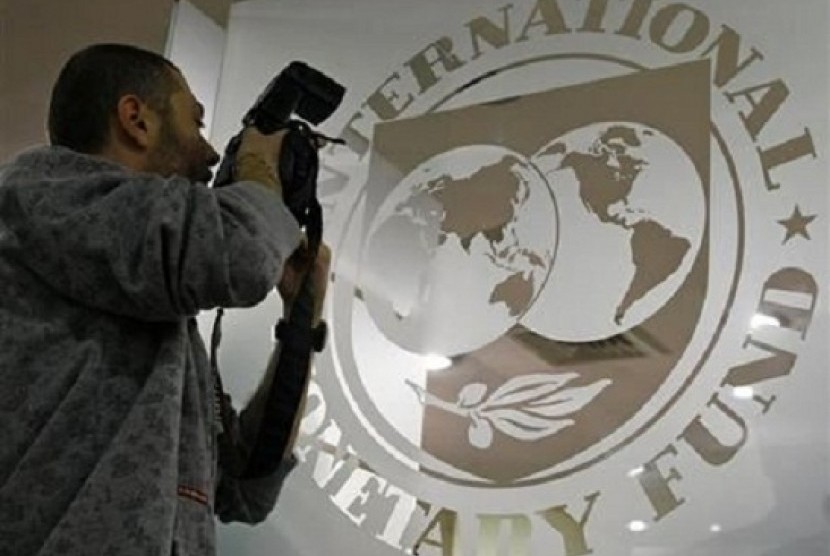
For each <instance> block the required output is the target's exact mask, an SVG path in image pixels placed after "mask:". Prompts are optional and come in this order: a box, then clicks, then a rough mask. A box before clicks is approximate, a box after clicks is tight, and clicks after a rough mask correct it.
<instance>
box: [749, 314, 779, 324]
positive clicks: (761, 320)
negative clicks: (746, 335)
mask: <svg viewBox="0 0 830 556" xmlns="http://www.w3.org/2000/svg"><path fill="white" fill-rule="evenodd" d="M749 326H751V327H752V328H760V327H762V326H781V321H780V320H778V319H777V318H775V317H771V316H769V315H764V314H761V313H755V314H754V315H753V316H752V320H750V321H749Z"/></svg>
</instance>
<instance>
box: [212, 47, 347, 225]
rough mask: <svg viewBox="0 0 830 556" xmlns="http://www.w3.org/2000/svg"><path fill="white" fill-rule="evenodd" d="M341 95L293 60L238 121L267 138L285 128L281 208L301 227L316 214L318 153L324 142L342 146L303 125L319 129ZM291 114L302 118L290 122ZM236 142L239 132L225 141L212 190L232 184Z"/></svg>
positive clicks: (330, 82) (339, 88)
mask: <svg viewBox="0 0 830 556" xmlns="http://www.w3.org/2000/svg"><path fill="white" fill-rule="evenodd" d="M345 92H346V89H345V88H344V87H343V86H342V85H340V84H339V83H337V82H336V81H334V80H333V79H331V78H330V77H328V76H326V75H325V74H323V73H322V72H320V71H318V70H316V69H314V68H312V67H310V66H308V65H307V64H305V63H303V62H297V61H294V62H291V63H290V64H289V65H288V66H287V67H286V68H285V69H283V70H282V71H281V72H280V73H279V74H278V75H277V76H276V77H275V78H274V79H272V80H271V82H270V83H269V84H268V86H267V87H266V88H265V90H264V91H263V92H262V94H261V95H260V96H259V98H257V100H256V102H255V103H254V105H253V106H252V107H251V108H250V109H249V110H248V112H247V113H246V114H245V117H244V118H243V119H242V125H243V126H244V127H248V126H254V127H255V128H256V129H257V130H258V131H259V132H260V133H264V134H266V135H267V134H271V133H274V132H276V131H279V130H280V129H286V128H287V129H288V132H287V133H286V136H285V138H284V139H283V145H282V149H281V152H280V160H279V168H278V172H279V178H280V182H281V183H282V191H283V200H284V201H285V205H286V206H287V207H288V210H290V211H291V214H293V215H294V217H295V218H296V219H297V221H298V222H299V223H300V226H302V227H308V225H309V224H310V223H311V222H310V221H311V220H312V219H313V218H314V217H315V216H314V212H315V211H316V210H319V205H318V204H317V171H318V168H319V159H318V155H317V149H318V147H319V146H320V145H321V144H322V143H326V142H339V143H342V140H339V139H332V138H329V137H325V136H324V135H322V134H319V133H317V132H315V131H313V130H312V129H311V128H310V127H309V126H308V124H307V123H306V122H309V123H311V124H313V125H317V124H320V123H321V122H323V121H324V120H325V119H326V118H328V117H329V116H331V114H332V113H333V112H334V111H335V110H336V109H337V107H338V106H339V105H340V102H341V101H342V100H343V95H344V93H345ZM294 114H296V115H297V116H299V117H300V118H302V120H297V119H292V115H294ZM303 120H304V121H303ZM240 140H241V134H239V135H237V136H235V137H234V138H233V139H231V141H230V142H229V143H228V146H227V148H226V149H225V156H224V157H223V158H222V164H221V165H220V167H219V171H218V172H217V175H216V179H215V180H214V183H213V185H214V187H221V186H223V185H227V184H229V183H231V182H232V181H234V158H235V156H236V151H237V149H238V148H239V143H240ZM315 205H316V206H315Z"/></svg>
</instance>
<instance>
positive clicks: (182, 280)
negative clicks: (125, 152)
mask: <svg viewBox="0 0 830 556" xmlns="http://www.w3.org/2000/svg"><path fill="white" fill-rule="evenodd" d="M0 221H2V227H0V249H3V250H5V251H6V254H7V255H8V256H10V257H14V258H16V259H18V261H19V262H20V263H21V264H22V265H24V266H26V267H28V268H29V269H30V270H31V271H32V272H33V273H34V274H35V275H36V276H37V277H39V278H40V279H42V280H43V281H44V282H46V283H48V284H49V285H51V286H52V287H53V288H54V289H56V290H58V291H60V292H62V293H63V294H64V295H66V296H67V297H69V298H72V299H74V300H76V301H77V302H79V303H82V304H85V305H88V306H91V307H95V308H98V309H100V310H104V311H108V312H113V313H117V314H122V315H126V316H130V317H134V318H138V319H142V320H173V319H177V318H180V317H182V316H191V315H194V314H195V313H197V312H198V311H199V310H202V309H209V308H213V307H217V306H222V307H248V306H252V305H255V304H257V303H258V302H260V301H261V300H263V299H264V298H265V296H266V295H267V294H268V292H269V291H270V289H271V288H273V287H274V285H275V284H276V282H277V279H278V277H279V276H280V273H281V272H282V266H283V264H284V262H285V260H286V259H287V258H288V257H289V255H290V254H291V253H292V252H293V251H294V249H296V247H297V245H298V244H299V241H300V236H301V232H300V229H299V226H298V224H297V222H296V220H295V219H294V218H293V216H291V214H290V212H289V211H288V210H287V209H286V207H285V205H284V204H283V202H282V199H281V198H279V196H278V195H277V194H275V193H273V192H271V191H269V190H268V189H267V188H265V187H264V186H262V185H261V184H259V183H256V182H238V183H235V184H232V185H229V186H226V187H223V188H218V189H211V188H208V187H206V186H205V185H202V184H193V183H190V182H189V181H187V180H184V179H182V178H177V177H174V178H169V179H165V178H160V177H157V176H154V175H151V174H125V173H122V172H112V173H110V174H104V175H99V176H97V179H96V180H95V181H94V182H93V183H89V182H88V181H84V182H81V181H79V180H66V182H65V183H62V182H61V181H60V180H52V181H49V182H45V183H38V184H36V185H28V186H24V187H15V188H3V191H2V193H0Z"/></svg>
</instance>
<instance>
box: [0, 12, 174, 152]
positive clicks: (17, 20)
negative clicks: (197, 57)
mask: <svg viewBox="0 0 830 556" xmlns="http://www.w3.org/2000/svg"><path fill="white" fill-rule="evenodd" d="M173 5H174V0H142V1H141V2H135V1H133V0H83V1H77V0H72V1H67V0H0V160H2V161H5V160H7V159H8V158H9V157H10V156H12V155H13V154H14V153H16V152H18V151H20V150H21V149H23V148H26V147H28V146H31V145H34V144H39V143H43V142H44V141H45V137H46V136H45V132H44V121H45V116H46V109H47V105H48V99H49V93H50V90H51V86H52V82H53V81H54V79H55V77H56V76H57V73H58V71H59V70H60V67H61V65H62V64H63V62H64V61H65V60H66V58H67V57H68V56H69V55H70V54H71V53H73V52H74V51H76V50H78V49H79V48H81V47H83V46H84V45H87V44H90V43H94V42H108V41H111V42H124V43H130V44H135V45H138V46H142V47H144V48H149V49H151V50H154V51H157V52H163V51H164V46H165V42H166V39H167V32H168V26H169V21H170V14H171V11H172V8H173Z"/></svg>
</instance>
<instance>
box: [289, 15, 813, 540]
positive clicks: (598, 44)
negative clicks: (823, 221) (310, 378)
mask: <svg viewBox="0 0 830 556" xmlns="http://www.w3.org/2000/svg"><path fill="white" fill-rule="evenodd" d="M622 4H626V8H625V9H622V7H621V6H615V7H614V8H611V7H609V5H608V3H607V2H579V1H576V0H573V1H566V0H561V1H560V2H554V1H552V0H547V1H545V0H540V1H538V2H530V3H522V4H510V5H506V6H504V7H502V8H501V9H500V10H496V11H494V12H492V13H487V14H480V15H475V16H474V17H472V18H471V19H469V20H468V21H467V22H466V23H465V24H464V25H463V26H462V27H461V28H460V30H459V32H458V34H457V36H445V37H439V38H438V39H437V40H435V41H434V42H432V43H430V44H429V45H428V46H427V47H425V48H424V49H423V50H422V51H420V52H418V53H416V54H415V55H414V56H413V57H412V58H410V59H409V60H407V61H405V62H404V63H403V65H402V67H401V69H400V70H398V71H395V72H394V73H393V74H392V75H390V76H389V77H388V78H387V79H386V80H385V81H383V82H382V84H380V86H379V87H378V89H377V90H376V91H375V92H374V93H373V94H372V95H370V96H369V97H368V98H367V99H366V101H365V102H364V103H363V105H362V106H361V108H360V109H359V110H358V111H357V112H356V113H355V114H354V116H353V118H351V120H350V121H349V123H348V124H347V126H346V128H345V130H344V132H345V133H346V134H347V135H349V142H350V145H351V146H352V147H353V149H354V151H353V152H352V153H351V155H350V158H349V160H347V161H341V166H340V167H338V164H337V163H335V164H332V165H331V166H330V168H329V170H330V171H331V172H332V173H331V174H330V177H331V180H330V181H329V182H327V183H323V184H322V186H321V190H322V191H323V192H325V191H327V190H328V191H330V192H332V193H331V196H330V198H329V201H330V202H332V201H333V200H336V201H334V202H335V203H336V206H335V207H334V209H333V210H332V211H331V212H330V213H329V218H328V222H329V230H330V233H331V237H334V238H336V241H335V242H333V246H334V250H335V253H336V255H337V258H336V261H335V266H334V281H333V283H332V289H331V299H330V301H331V305H330V308H329V309H330V311H329V315H328V318H329V320H330V322H331V323H332V341H331V345H330V348H329V349H328V350H327V351H326V352H325V353H324V354H323V356H322V357H321V358H320V359H319V360H318V364H317V370H316V375H315V382H314V385H313V389H312V396H311V398H310V407H309V411H308V415H307V417H306V419H305V421H304V423H303V429H302V432H303V434H302V437H301V455H302V460H303V461H304V463H305V464H306V465H307V469H309V471H310V472H311V473H312V474H313V478H314V480H315V481H316V483H317V484H318V485H319V486H320V488H321V489H322V491H323V492H325V493H326V495H327V496H328V497H329V498H330V500H331V502H332V503H333V504H335V505H336V506H337V507H338V508H340V509H341V510H342V512H343V513H344V515H345V516H346V517H347V518H349V519H351V520H352V522H354V523H355V525H356V526H359V527H361V528H362V529H364V530H365V531H366V532H367V533H369V534H371V535H372V536H374V537H376V538H378V539H379V540H382V541H383V542H385V543H387V544H389V545H390V546H393V547H396V548H398V549H399V550H401V551H402V552H407V553H414V552H417V553H419V554H441V555H451V554H456V553H462V552H463V551H468V552H469V553H481V554H496V553H504V554H511V555H520V554H543V553H544V554H551V553H555V554H565V555H567V556H577V555H583V554H590V553H594V552H595V553H609V554H613V553H615V552H614V548H613V547H614V546H615V544H614V543H616V542H618V539H615V538H614V537H613V535H608V534H607V533H606V532H607V531H608V530H609V529H610V528H611V527H612V526H613V527H614V528H618V525H616V524H615V520H616V519H619V518H620V516H619V515H616V514H615V513H614V508H615V501H619V500H625V501H626V504H627V505H628V506H630V508H633V510H632V511H634V512H635V513H638V514H640V515H642V519H643V521H642V523H643V526H648V524H654V523H658V522H660V521H662V520H663V519H668V518H669V517H670V516H672V515H673V514H679V513H681V512H682V511H683V510H682V506H683V505H684V504H686V503H687V500H689V499H691V498H693V494H694V493H688V492H687V493H685V495H684V494H683V491H684V480H683V477H684V475H689V474H692V475H694V474H697V475H700V476H704V474H705V473H707V472H708V473H711V474H713V475H714V474H715V473H717V470H718V468H723V467H724V466H726V465H727V464H729V463H731V462H733V461H734V460H736V458H738V457H739V453H740V452H741V451H742V448H743V447H744V445H745V444H746V440H747V438H748V436H749V434H750V430H751V423H752V421H753V420H754V419H760V418H771V417H768V416H766V415H765V414H767V413H770V412H771V411H770V408H771V407H772V406H773V404H774V402H775V399H776V398H775V395H774V394H772V392H774V390H775V384H776V381H777V380H778V379H781V378H784V377H787V376H788V375H789V374H790V373H791V371H792V369H793V367H794V364H795V361H796V358H797V356H796V353H797V351H798V349H799V348H800V347H801V344H802V343H803V342H804V340H805V338H806V337H807V332H808V330H809V328H810V324H811V320H812V316H813V311H814V309H815V305H816V300H817V297H818V286H817V282H816V280H815V279H814V278H813V273H814V272H815V270H814V269H810V268H806V267H805V265H799V264H797V263H787V264H780V263H779V262H778V261H779V260H788V257H789V255H788V253H791V252H794V251H795V250H798V249H807V248H808V247H809V245H810V244H809V241H810V231H809V226H810V225H811V224H812V223H813V222H814V221H815V219H816V218H818V215H817V214H814V213H813V212H807V211H804V210H803V207H805V206H807V202H808V197H804V198H803V199H802V200H800V201H799V198H798V196H797V192H796V191H792V192H791V193H787V194H784V192H785V191H786V190H787V189H788V188H787V183H786V180H788V179H793V176H794V175H802V174H803V175H810V174H811V173H815V172H817V171H818V170H817V168H818V166H816V163H815V159H816V157H817V154H816V152H815V148H814V145H813V141H812V135H811V133H810V131H809V129H803V128H802V129H800V130H799V129H796V131H795V133H794V134H791V135H786V134H785V135H781V132H780V131H775V132H774V133H773V132H769V131H767V124H768V123H769V122H771V121H772V120H773V119H785V118H786V113H787V109H788V105H787V102H786V101H787V99H788V97H789V94H790V92H789V89H788V87H787V85H786V83H785V82H784V81H783V80H781V79H775V78H772V77H770V76H768V75H765V73H764V67H763V56H762V55H761V53H760V51H759V50H758V49H756V48H753V47H750V46H748V45H746V44H744V42H743V39H742V37H741V36H740V35H739V33H738V32H737V31H735V30H733V29H732V28H730V27H728V26H726V25H720V26H718V25H717V24H715V23H714V22H713V21H712V20H710V18H709V16H707V15H706V14H705V13H704V12H702V11H700V10H698V9H696V8H694V7H692V6H689V5H688V4H680V3H669V2H656V1H638V0H633V1H631V2H628V3H622ZM586 8H587V9H586ZM625 53H631V54H630V57H629V56H627V55H626V54H625ZM780 128H781V126H777V127H776V130H778V129H780ZM341 168H344V169H345V170H344V169H341ZM338 174H339V177H338ZM335 192H336V194H335ZM773 194H774V195H776V197H775V199H771V198H769V196H770V195H773ZM782 201H786V202H785V203H784V204H783V205H782ZM799 202H800V203H801V204H800V205H799ZM787 203H789V204H790V205H791V206H790V207H787ZM782 211H783V212H782ZM782 226H783V228H784V229H783V230H782ZM332 228H333V229H334V231H333V232H331V230H332ZM771 237H774V238H775V241H770V239H769V238H771ZM771 248H775V249H779V250H780V257H778V258H776V257H770V256H769V255H770V249H771ZM759 278H760V279H759ZM436 360H439V361H440V362H441V363H440V365H438V366H440V367H441V369H440V370H435V367H436V363H435V361H436ZM681 469H682V470H683V471H682V472H681ZM612 524H613V525H612ZM597 530H601V531H603V532H604V533H603V535H602V536H600V535H596V534H592V531H597ZM500 539H501V540H500ZM604 543H609V544H608V545H605V544H604ZM551 546H556V547H558V548H557V549H556V550H557V551H554V552H551V548H550V547H551ZM498 547H501V548H498ZM497 550H502V552H496V551H497ZM505 550H506V552H504V551H505Z"/></svg>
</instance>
